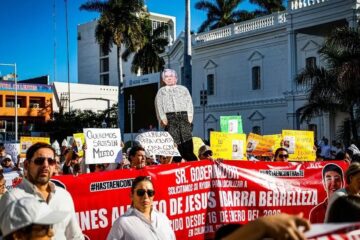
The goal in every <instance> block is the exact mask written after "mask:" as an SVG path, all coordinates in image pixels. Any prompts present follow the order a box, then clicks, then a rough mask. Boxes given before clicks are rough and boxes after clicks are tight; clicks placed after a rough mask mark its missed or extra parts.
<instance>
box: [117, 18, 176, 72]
mask: <svg viewBox="0 0 360 240" xmlns="http://www.w3.org/2000/svg"><path fill="white" fill-rule="evenodd" d="M167 29H168V26H167V25H163V26H160V27H158V28H156V29H155V30H153V28H152V23H151V21H150V20H149V19H148V18H145V19H143V21H142V31H143V34H144V40H145V42H144V45H143V46H142V47H141V48H140V49H136V46H129V47H128V48H126V50H125V51H124V53H123V54H122V58H123V59H124V60H125V61H127V60H128V58H129V56H130V55H131V53H133V52H135V54H134V57H133V60H132V64H131V71H132V72H133V73H137V72H138V71H139V70H141V71H142V73H143V74H149V73H155V72H159V71H162V70H163V69H164V65H165V61H164V59H163V58H162V57H160V54H161V53H163V52H164V51H165V47H166V46H167V45H168V44H169V41H168V39H167V38H166V31H167Z"/></svg>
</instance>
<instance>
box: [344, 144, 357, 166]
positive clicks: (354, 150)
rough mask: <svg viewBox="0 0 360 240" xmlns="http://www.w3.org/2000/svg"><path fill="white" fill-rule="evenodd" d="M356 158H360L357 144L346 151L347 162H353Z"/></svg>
mask: <svg viewBox="0 0 360 240" xmlns="http://www.w3.org/2000/svg"><path fill="white" fill-rule="evenodd" d="M355 156H358V157H357V158H359V156H360V150H359V149H358V147H357V146H356V145H355V144H351V145H350V146H349V147H348V148H347V149H346V151H345V160H347V161H348V162H352V161H353V158H354V157H355ZM355 158H356V157H355Z"/></svg>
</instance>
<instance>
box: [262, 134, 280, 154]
mask: <svg viewBox="0 0 360 240" xmlns="http://www.w3.org/2000/svg"><path fill="white" fill-rule="evenodd" d="M263 138H264V139H266V141H272V142H274V144H273V146H272V148H271V151H272V153H275V151H276V149H278V148H279V147H281V140H282V135H281V134H272V135H264V136H263Z"/></svg>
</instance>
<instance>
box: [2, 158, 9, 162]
mask: <svg viewBox="0 0 360 240" xmlns="http://www.w3.org/2000/svg"><path fill="white" fill-rule="evenodd" d="M3 161H4V162H11V160H10V159H9V158H6V159H4V160H3Z"/></svg>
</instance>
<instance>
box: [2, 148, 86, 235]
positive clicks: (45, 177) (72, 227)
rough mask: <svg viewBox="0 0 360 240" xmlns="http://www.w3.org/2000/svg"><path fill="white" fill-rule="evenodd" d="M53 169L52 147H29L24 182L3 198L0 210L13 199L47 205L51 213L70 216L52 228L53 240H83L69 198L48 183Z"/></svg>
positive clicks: (54, 162)
mask: <svg viewBox="0 0 360 240" xmlns="http://www.w3.org/2000/svg"><path fill="white" fill-rule="evenodd" d="M55 168H56V160H55V150H54V149H53V148H52V147H51V145H49V144H47V143H35V144H34V145H32V146H31V147H30V148H29V149H28V150H27V152H26V160H25V162H24V169H25V172H26V174H25V178H24V179H23V181H22V182H21V183H20V184H19V185H18V186H17V187H16V188H14V189H12V190H11V191H8V192H7V193H6V194H4V195H3V197H2V198H1V201H0V206H2V209H5V208H6V207H5V206H8V204H10V203H11V202H13V201H15V200H16V199H20V198H22V197H29V196H30V197H34V198H36V199H37V200H39V201H41V202H46V203H47V204H48V205H49V207H50V208H51V209H54V210H61V211H65V212H68V213H69V216H68V217H66V218H64V219H63V221H61V222H60V223H57V224H55V225H54V234H55V236H54V239H64V240H65V239H84V237H83V235H82V232H81V229H80V227H79V225H78V223H77V221H76V217H75V209H74V203H73V200H72V197H71V195H70V194H69V192H67V191H66V190H65V189H63V188H61V187H58V186H55V184H54V183H52V182H51V181H50V178H51V176H53V173H54V171H55ZM3 206H4V207H3ZM2 209H0V215H1V214H2V212H3V211H4V210H2Z"/></svg>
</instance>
